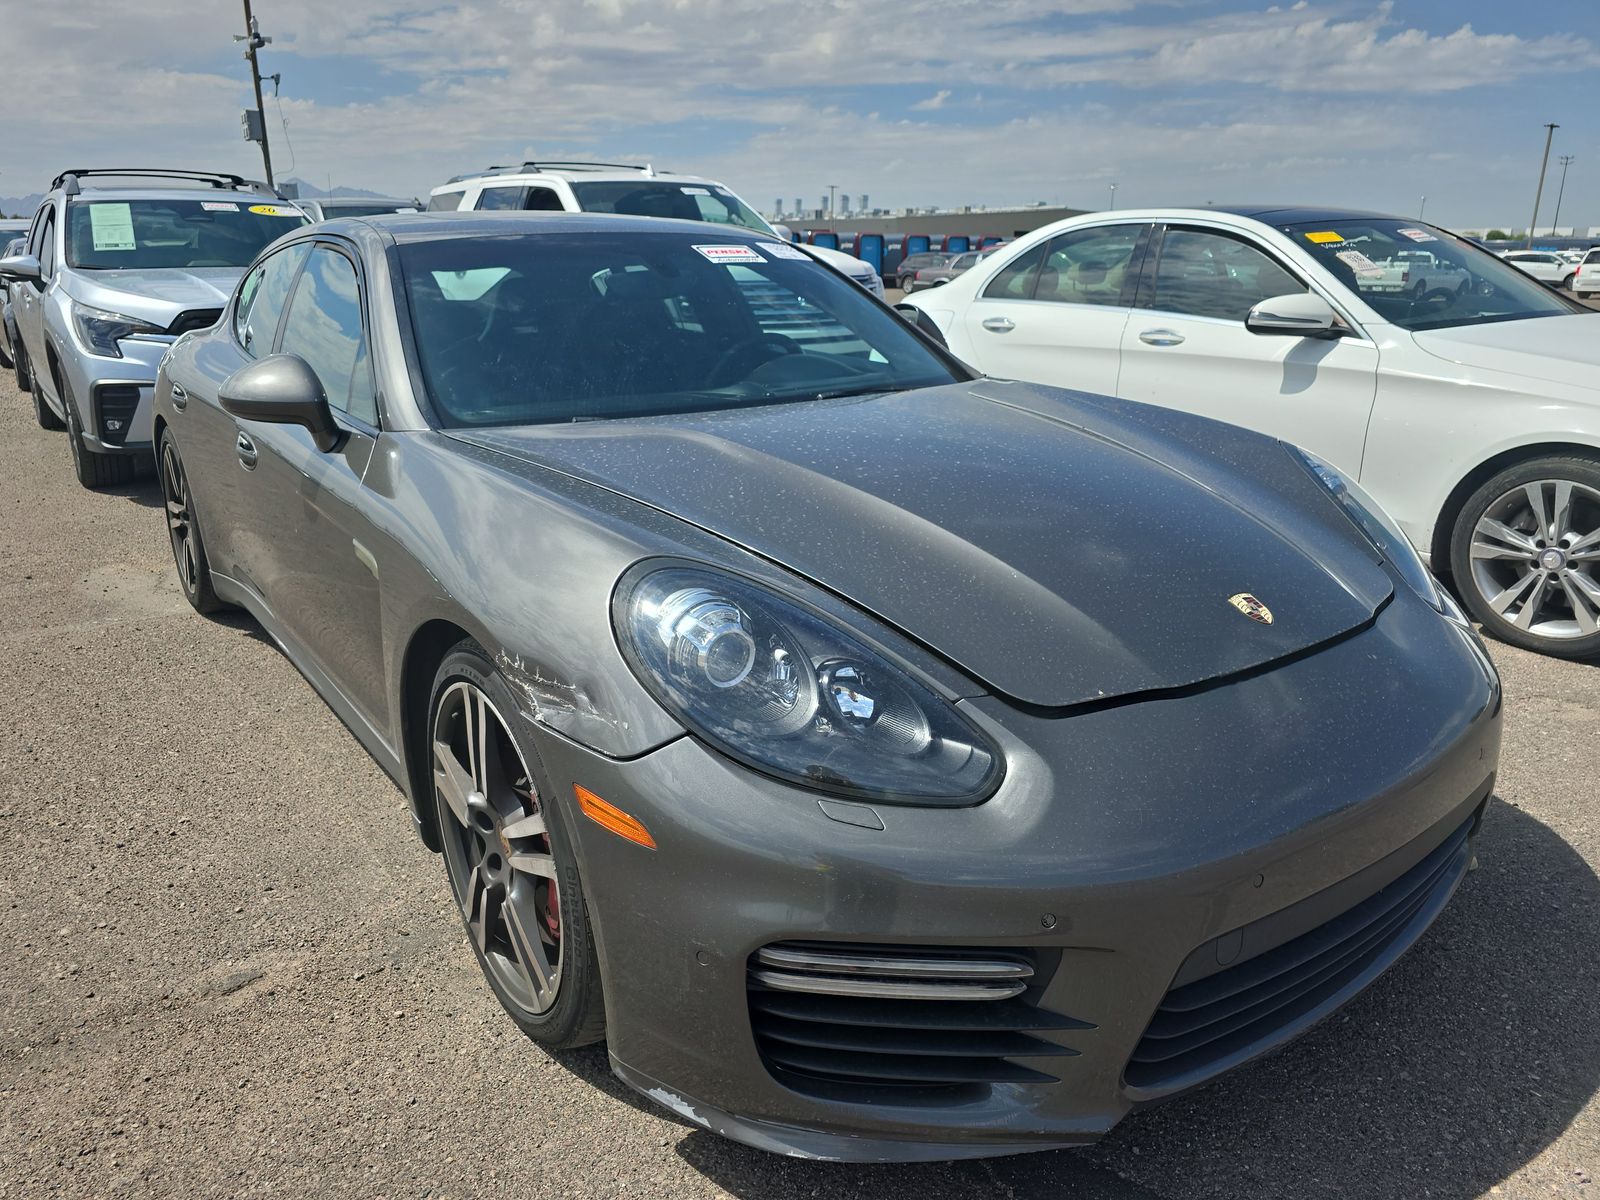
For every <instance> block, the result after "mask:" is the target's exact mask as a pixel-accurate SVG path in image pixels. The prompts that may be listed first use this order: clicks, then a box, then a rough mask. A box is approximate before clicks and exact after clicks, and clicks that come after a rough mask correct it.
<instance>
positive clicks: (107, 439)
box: [94, 383, 139, 446]
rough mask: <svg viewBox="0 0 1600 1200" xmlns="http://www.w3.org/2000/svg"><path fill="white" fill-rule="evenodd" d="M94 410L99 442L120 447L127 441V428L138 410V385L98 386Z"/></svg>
mask: <svg viewBox="0 0 1600 1200" xmlns="http://www.w3.org/2000/svg"><path fill="white" fill-rule="evenodd" d="M94 408H95V421H96V422H97V424H98V427H99V433H100V440H101V441H102V442H104V443H105V444H106V445H108V446H120V445H122V444H123V443H124V442H125V441H127V440H128V426H130V425H132V424H133V414H134V413H136V412H137V411H138V410H139V385H138V384H133V383H107V384H102V385H100V386H99V387H97V388H95V390H94Z"/></svg>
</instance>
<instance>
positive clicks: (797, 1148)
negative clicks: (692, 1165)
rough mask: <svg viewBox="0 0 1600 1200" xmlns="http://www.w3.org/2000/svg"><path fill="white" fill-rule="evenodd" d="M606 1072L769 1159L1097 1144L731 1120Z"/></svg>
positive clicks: (887, 1158)
mask: <svg viewBox="0 0 1600 1200" xmlns="http://www.w3.org/2000/svg"><path fill="white" fill-rule="evenodd" d="M610 1057H611V1072H612V1074H614V1075H615V1076H616V1077H617V1078H618V1079H620V1080H622V1082H623V1083H625V1084H627V1085H628V1086H629V1087H631V1088H633V1089H634V1090H635V1091H636V1092H638V1093H640V1094H641V1095H643V1096H646V1097H648V1098H649V1099H651V1100H653V1101H654V1102H655V1103H656V1104H658V1105H660V1106H661V1107H663V1108H666V1109H668V1110H670V1111H671V1112H673V1113H675V1114H677V1116H679V1117H680V1118H682V1119H683V1120H684V1121H686V1122H688V1123H689V1124H691V1125H693V1126H694V1127H696V1128H698V1129H705V1130H708V1131H709V1132H711V1133H715V1134H718V1135H720V1136H722V1137H725V1138H728V1139H730V1140H732V1141H735V1142H740V1143H742V1144H744V1145H746V1146H751V1147H754V1148H755V1149H757V1150H765V1151H767V1152H768V1153H769V1154H781V1155H784V1156H785V1157H787V1158H808V1159H813V1160H816V1161H818V1162H839V1163H913V1162H955V1161H957V1160H962V1159H974V1158H999V1157H1002V1156H1004V1155H1010V1154H1027V1153H1032V1152H1034V1151H1044V1150H1069V1149H1073V1148H1075V1147H1078V1146H1087V1145H1090V1144H1091V1143H1093V1142H1095V1141H1097V1140H1099V1135H1098V1134H1086V1135H1085V1136H1084V1137H1083V1138H1082V1139H1080V1140H1078V1141H1070V1140H1060V1139H1055V1140H1051V1141H1014V1142H916V1141H902V1140H900V1139H898V1138H879V1137H859V1136H856V1135H854V1134H845V1133H824V1132H822V1131H820V1130H816V1129H804V1128H801V1127H800V1126H798V1125H783V1124H778V1123H776V1122H771V1121H756V1120H752V1119H751V1118H749V1117H736V1116H734V1115H733V1114H732V1113H729V1112H724V1111H723V1110H722V1109H720V1108H712V1107H711V1106H710V1105H707V1104H702V1103H700V1102H699V1101H698V1100H691V1099H689V1098H688V1097H687V1096H682V1095H679V1094H678V1093H677V1092H674V1091H673V1090H672V1089H671V1088H669V1087H667V1086H666V1085H665V1084H663V1083H661V1082H659V1081H657V1080H655V1079H652V1078H651V1077H650V1076H649V1075H646V1074H645V1073H644V1072H643V1071H636V1070H634V1069H633V1068H632V1067H630V1066H628V1065H627V1064H626V1063H624V1062H622V1061H621V1060H619V1059H618V1058H617V1056H616V1055H615V1054H613V1055H611V1056H610Z"/></svg>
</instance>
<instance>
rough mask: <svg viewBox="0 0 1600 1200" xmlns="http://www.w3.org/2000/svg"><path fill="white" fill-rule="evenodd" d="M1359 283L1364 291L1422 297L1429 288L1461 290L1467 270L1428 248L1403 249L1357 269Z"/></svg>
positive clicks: (1451, 290)
mask: <svg viewBox="0 0 1600 1200" xmlns="http://www.w3.org/2000/svg"><path fill="white" fill-rule="evenodd" d="M1356 286H1357V287H1359V288H1360V289H1361V290H1362V291H1363V292H1382V293H1387V294H1392V293H1396V292H1400V293H1404V294H1405V295H1408V296H1413V297H1420V296H1424V295H1426V294H1427V293H1428V292H1438V291H1445V292H1461V291H1465V290H1466V287H1467V273H1466V272H1465V271H1463V270H1462V269H1461V268H1460V267H1458V266H1454V265H1452V264H1451V263H1450V262H1449V261H1448V260H1446V259H1441V258H1438V257H1437V256H1435V255H1434V254H1433V253H1432V252H1430V251H1427V250H1401V251H1400V252H1398V253H1397V254H1395V255H1394V257H1392V258H1386V259H1383V260H1381V261H1379V262H1376V263H1373V264H1372V267H1371V268H1368V269H1361V268H1357V269H1356Z"/></svg>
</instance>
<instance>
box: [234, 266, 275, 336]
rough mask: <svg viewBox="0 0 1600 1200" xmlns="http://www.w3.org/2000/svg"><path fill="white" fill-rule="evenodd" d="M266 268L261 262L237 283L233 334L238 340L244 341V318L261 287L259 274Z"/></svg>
mask: <svg viewBox="0 0 1600 1200" xmlns="http://www.w3.org/2000/svg"><path fill="white" fill-rule="evenodd" d="M266 269H267V267H266V264H265V263H263V264H262V265H261V266H259V267H257V268H256V269H255V270H254V271H251V272H250V274H248V275H246V276H245V278H244V282H243V283H241V284H240V285H239V298H238V299H237V300H236V301H234V304H233V336H234V337H236V338H237V339H239V341H240V342H243V341H244V322H245V318H246V317H248V316H249V315H250V305H251V303H252V302H253V301H254V300H255V298H256V292H257V291H258V290H259V289H260V287H261V276H262V274H263V273H264V272H265V271H266Z"/></svg>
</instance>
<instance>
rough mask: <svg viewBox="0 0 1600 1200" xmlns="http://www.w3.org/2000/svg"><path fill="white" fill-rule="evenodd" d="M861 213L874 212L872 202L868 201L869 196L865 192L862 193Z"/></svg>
mask: <svg viewBox="0 0 1600 1200" xmlns="http://www.w3.org/2000/svg"><path fill="white" fill-rule="evenodd" d="M861 211H862V212H867V213H869V212H871V211H872V201H871V200H869V199H867V194H866V193H865V192H862V193H861Z"/></svg>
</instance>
